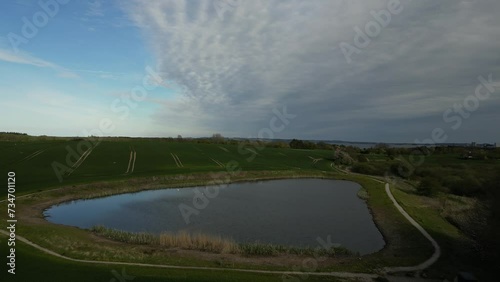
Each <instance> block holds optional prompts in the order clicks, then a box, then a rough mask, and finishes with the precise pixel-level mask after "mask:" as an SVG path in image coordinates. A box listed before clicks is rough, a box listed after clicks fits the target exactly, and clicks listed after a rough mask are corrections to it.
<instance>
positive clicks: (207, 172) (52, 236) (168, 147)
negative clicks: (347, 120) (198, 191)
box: [0, 139, 490, 281]
mask: <svg viewBox="0 0 500 282" xmlns="http://www.w3.org/2000/svg"><path fill="white" fill-rule="evenodd" d="M242 144H245V145H228V144H204V143H195V142H166V141H164V140H161V139H158V140H150V139H124V140H104V141H102V142H100V143H99V144H98V145H97V146H92V148H89V147H88V146H87V147H85V146H82V142H81V141H78V140H71V139H55V140H37V139H33V140H29V141H19V142H12V141H0V160H2V162H0V170H1V172H2V175H7V172H8V171H14V172H15V173H16V182H17V183H16V196H18V197H19V196H22V195H28V194H33V193H34V194H33V195H28V196H26V197H21V198H18V199H17V200H16V205H17V207H16V209H17V211H16V212H17V213H18V215H19V217H20V224H18V228H17V232H18V233H17V234H19V235H21V236H24V237H26V238H28V239H29V240H31V241H33V242H35V243H37V244H39V245H41V246H43V247H46V248H48V249H51V250H53V251H55V252H57V253H59V254H63V255H65V256H69V257H73V258H79V259H87V260H106V261H126V262H140V263H144V262H145V263H153V264H173V265H185V266H192V265H194V266H208V267H238V268H247V269H264V270H284V271H289V270H292V269H296V268H293V267H292V266H293V264H294V263H298V264H300V263H301V262H302V261H303V260H304V259H306V258H307V256H296V257H293V256H292V260H291V261H292V262H290V258H282V257H279V256H278V257H277V259H276V260H277V261H283V263H282V264H280V263H274V264H266V263H264V264H262V262H261V258H258V257H257V258H255V257H251V256H250V257H248V258H245V260H244V261H239V260H237V259H236V260H233V261H232V262H231V259H229V260H228V261H226V260H227V258H224V259H221V257H216V256H215V257H209V258H207V257H204V256H201V257H197V254H196V253H189V252H188V253H184V252H183V253H182V254H181V255H179V254H178V255H175V254H173V253H172V251H171V250H169V249H164V248H160V249H157V250H153V249H152V248H151V247H148V246H141V245H136V244H126V243H121V242H114V241H110V240H102V238H100V237H98V236H96V234H92V233H91V232H89V231H87V230H81V229H78V228H73V227H68V226H62V225H54V224H50V223H48V222H46V221H45V220H44V219H43V216H42V214H41V212H42V211H43V209H44V208H46V207H48V206H50V205H51V204H54V203H57V202H58V201H62V200H71V199H79V198H92V197H99V196H105V195H111V194H119V193H125V192H134V191H140V190H144V189H156V188H166V187H185V186H195V185H204V184H206V183H208V182H209V181H210V180H212V179H213V178H212V176H211V175H212V173H215V172H225V173H227V172H228V171H241V173H239V174H234V176H233V177H231V178H230V179H228V181H252V180H261V179H274V178H293V177H321V178H333V179H345V180H350V181H355V182H357V183H360V184H361V185H362V186H363V188H364V190H365V191H366V192H364V194H365V196H366V197H367V198H366V201H367V204H368V207H369V208H370V210H371V212H372V214H373V217H374V220H375V222H376V224H377V226H378V227H379V229H380V231H381V233H382V234H383V235H384V238H385V239H386V242H387V245H386V247H385V248H384V249H383V250H381V251H379V252H377V253H374V254H370V255H367V256H363V257H362V258H359V259H358V258H332V259H330V260H328V261H327V262H325V263H322V264H320V265H319V266H318V267H317V268H316V269H315V271H348V272H364V273H377V271H378V270H379V269H381V268H383V267H386V266H403V265H416V264H418V263H420V262H422V261H423V260H425V259H426V258H428V257H429V256H430V255H431V253H432V247H431V245H430V244H429V242H428V241H426V239H425V238H424V237H423V236H421V234H420V233H418V232H416V230H415V228H414V227H413V226H411V225H410V224H409V223H408V222H407V221H406V220H405V219H404V218H403V216H402V215H401V214H399V213H398V212H397V210H396V209H395V207H394V206H393V205H392V203H391V201H390V199H389V198H388V197H387V195H386V194H385V192H384V189H383V185H381V184H380V183H378V182H376V181H374V180H372V179H371V177H368V176H364V175H356V174H348V173H347V174H346V173H345V172H341V171H338V170H337V169H336V168H335V166H332V161H331V158H332V154H333V152H332V151H327V150H297V149H290V148H271V147H266V148H262V149H259V148H255V147H253V146H252V145H250V144H248V143H242ZM79 146H81V148H79ZM68 152H77V153H75V154H73V153H68ZM68 156H69V157H68ZM67 159H68V160H69V162H68V161H67ZM369 161H370V163H374V162H376V163H379V162H380V163H382V162H384V156H383V155H380V154H373V155H369ZM427 161H428V163H429V164H430V165H432V166H440V167H442V169H446V167H447V166H450V167H451V168H452V167H453V166H457V165H458V166H460V165H471V164H470V163H467V164H465V163H464V164H457V163H456V158H455V157H451V156H431V157H429V158H428V160H427ZM54 163H58V164H59V169H60V168H62V167H65V168H67V170H66V171H64V172H62V173H60V175H59V176H60V177H62V181H59V178H58V175H57V173H56V172H55V171H54V168H53V164H54ZM477 165H479V166H484V167H485V170H486V171H487V172H486V173H489V171H488V170H489V169H490V167H489V164H488V162H484V163H483V162H477ZM397 188H401V189H397ZM412 189H413V188H411V185H410V188H407V187H404V186H401V187H394V188H393V193H394V196H395V197H396V198H397V199H398V201H399V202H400V204H401V205H402V206H403V207H404V208H405V209H406V210H407V211H408V213H410V215H411V216H412V217H414V218H415V220H417V222H419V223H420V224H421V225H422V226H423V227H424V228H425V229H426V230H428V232H429V233H431V235H432V236H433V237H434V238H435V239H436V240H437V241H438V242H439V244H440V245H441V246H442V247H443V256H442V258H441V259H440V260H439V261H438V263H437V264H436V265H435V266H433V267H432V268H431V269H430V270H429V273H431V274H432V275H433V276H435V277H441V276H445V277H452V274H453V273H454V272H456V271H457V270H458V269H461V268H462V267H472V268H473V269H475V270H478V271H480V269H477V268H475V267H476V266H474V265H473V264H472V266H471V265H469V264H464V263H463V260H462V259H454V257H455V256H461V257H462V258H463V257H464V256H466V255H467V252H466V251H464V252H460V251H457V250H460V248H461V247H462V246H463V244H466V243H467V240H466V238H465V236H464V235H463V234H462V233H461V232H460V231H459V230H458V229H457V228H456V227H455V226H453V225H451V224H450V223H449V222H448V221H446V219H444V218H443V217H442V215H441V210H440V209H439V207H438V205H431V204H429V201H428V200H426V199H427V198H425V197H420V196H417V195H415V194H414V193H413V192H412ZM38 192H43V193H38ZM5 198H6V191H5V192H3V193H2V194H1V197H0V199H5ZM0 208H1V209H2V210H6V209H7V203H6V202H3V203H0ZM5 222H6V215H5V214H4V213H0V227H1V228H2V229H5V227H6V226H5ZM6 239H7V238H6V237H5V236H3V235H0V249H1V250H2V253H5V252H6V251H7V250H6V248H7V246H6ZM16 248H17V251H18V253H17V254H18V257H19V260H18V265H19V269H18V272H19V273H20V275H18V276H16V280H15V281H35V280H34V279H37V278H39V277H44V279H45V277H48V278H47V280H40V279H37V280H36V281H67V280H68V279H69V280H71V281H112V279H113V278H115V279H116V277H114V276H113V273H112V271H117V272H120V271H122V270H121V268H117V267H114V266H111V265H109V266H107V265H97V266H96V265H89V264H84V263H75V262H68V261H64V260H62V259H59V258H54V257H51V256H50V255H47V254H44V253H41V252H39V251H36V250H35V249H33V248H32V247H30V246H26V245H24V244H22V243H18V245H17V246H16ZM4 251H5V252H4ZM233 259H234V258H233ZM249 261H250V262H251V263H249ZM258 261H260V262H259V263H256V262H258ZM450 261H452V262H453V263H450ZM39 267H40V268H42V270H41V271H39V272H36V271H35V269H37V268H39ZM299 269H300V267H299ZM126 272H127V274H130V275H133V276H135V277H136V278H135V279H134V280H133V281H165V280H164V279H165V277H168V281H285V280H282V277H280V276H279V275H269V274H251V273H238V272H218V271H203V270H196V271H191V270H190V271H182V270H165V269H150V268H144V267H127V269H126ZM36 273H38V274H36ZM115 273H116V272H115ZM4 275H5V272H3V273H2V274H1V276H2V277H3V276H4ZM10 278H12V277H10ZM17 279H19V280H17ZM11 280H12V279H10V280H9V281H11ZM302 280H304V279H302ZM307 280H310V281H316V280H324V281H340V280H338V279H334V278H326V277H312V276H310V277H308V278H307ZM1 281H4V280H3V279H2V280H1ZM12 281H14V280H12ZM115 281H119V280H118V279H116V280H115ZM342 281H345V280H342Z"/></svg>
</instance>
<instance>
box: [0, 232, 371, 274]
mask: <svg viewBox="0 0 500 282" xmlns="http://www.w3.org/2000/svg"><path fill="white" fill-rule="evenodd" d="M0 233H2V234H4V235H6V236H9V233H8V232H7V231H4V230H0ZM16 240H19V241H21V242H23V243H25V244H27V245H30V246H31V247H33V248H35V249H38V250H40V251H42V252H44V253H47V254H49V255H52V256H55V257H58V258H60V259H64V260H68V261H73V262H80V263H92V264H109V265H124V266H142V267H155V268H169V269H185V270H211V271H221V272H246V273H260V274H281V275H291V276H293V275H297V276H299V277H301V276H304V275H314V276H331V277H339V278H360V279H362V280H361V281H363V280H364V281H372V279H373V278H376V277H377V275H375V274H368V273H350V272H299V271H273V270H255V269H242V268H218V267H203V266H178V265H163V264H161V265H160V264H148V263H133V262H115V261H96V260H84V259H74V258H70V257H67V256H63V255H60V254H58V253H56V252H54V251H51V250H49V249H46V248H44V247H42V246H39V245H37V244H35V243H33V242H31V241H29V240H28V239H26V238H24V237H22V236H20V235H16Z"/></svg>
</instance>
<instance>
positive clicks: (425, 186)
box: [417, 177, 441, 197]
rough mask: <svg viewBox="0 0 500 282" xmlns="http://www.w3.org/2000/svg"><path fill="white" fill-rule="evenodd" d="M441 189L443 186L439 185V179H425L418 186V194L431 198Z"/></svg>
mask: <svg viewBox="0 0 500 282" xmlns="http://www.w3.org/2000/svg"><path fill="white" fill-rule="evenodd" d="M440 188H441V185H440V184H439V181H438V180H437V179H434V178H429V177H428V178H424V179H422V181H421V182H420V184H419V185H418V186H417V194H419V195H422V196H427V197H430V196H432V195H434V194H435V193H436V192H437V191H438V190H439V189H440Z"/></svg>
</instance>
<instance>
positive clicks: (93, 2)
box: [85, 0, 104, 17]
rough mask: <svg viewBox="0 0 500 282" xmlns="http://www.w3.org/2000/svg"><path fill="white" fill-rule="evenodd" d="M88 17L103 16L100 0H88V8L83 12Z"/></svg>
mask: <svg viewBox="0 0 500 282" xmlns="http://www.w3.org/2000/svg"><path fill="white" fill-rule="evenodd" d="M85 15H86V16H89V17H103V16H104V9H103V6H102V2H101V1H100V0H88V8H87V11H86V12H85Z"/></svg>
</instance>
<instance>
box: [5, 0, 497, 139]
mask: <svg viewBox="0 0 500 282" xmlns="http://www.w3.org/2000/svg"><path fill="white" fill-rule="evenodd" d="M498 12H500V1H498V0H441V1H430V0H422V1H411V0H373V1H361V0H359V1H355V0H310V1H301V0H253V1H242V0H214V1H208V0H199V1H178V0H161V1H160V0H150V1H140V0H127V1H118V0H108V1H101V0H41V1H35V0H5V1H0V98H1V99H0V106H1V109H2V110H1V112H0V131H15V132H25V133H28V134H31V135H55V136H88V135H97V136H103V135H105V136H153V137H168V136H172V137H176V136H177V135H182V136H184V137H188V136H189V137H203V136H211V135H212V134H214V133H220V134H222V135H223V136H226V137H243V138H247V137H252V138H284V139H288V138H300V139H314V140H346V141H373V142H427V143H429V142H437V143H439V142H472V141H476V142H491V143H493V142H498V143H500V126H499V124H500V111H499V109H500V17H499V16H498Z"/></svg>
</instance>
